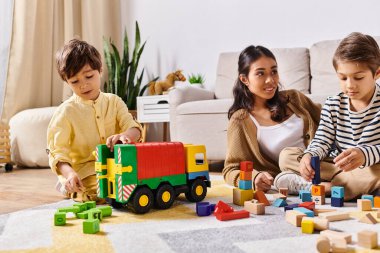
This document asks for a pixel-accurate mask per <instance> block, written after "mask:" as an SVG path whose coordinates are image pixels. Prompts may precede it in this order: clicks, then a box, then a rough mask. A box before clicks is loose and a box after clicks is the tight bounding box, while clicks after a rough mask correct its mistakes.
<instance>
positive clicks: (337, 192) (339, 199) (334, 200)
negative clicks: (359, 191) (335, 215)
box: [331, 186, 344, 207]
mask: <svg viewBox="0 0 380 253" xmlns="http://www.w3.org/2000/svg"><path fill="white" fill-rule="evenodd" d="M343 205H344V188H343V187H341V186H333V187H331V206H335V207H342V206H343Z"/></svg>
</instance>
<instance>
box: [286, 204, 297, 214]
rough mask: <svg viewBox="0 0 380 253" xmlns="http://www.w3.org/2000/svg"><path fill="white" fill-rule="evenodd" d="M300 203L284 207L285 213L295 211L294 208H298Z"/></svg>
mask: <svg viewBox="0 0 380 253" xmlns="http://www.w3.org/2000/svg"><path fill="white" fill-rule="evenodd" d="M298 205H299V204H298V203H295V204H291V205H287V206H284V211H285V212H286V211H290V210H293V209H294V208H296V207H298Z"/></svg>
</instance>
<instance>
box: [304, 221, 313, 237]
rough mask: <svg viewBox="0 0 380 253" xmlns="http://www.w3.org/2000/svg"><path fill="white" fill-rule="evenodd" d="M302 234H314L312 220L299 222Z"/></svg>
mask: <svg viewBox="0 0 380 253" xmlns="http://www.w3.org/2000/svg"><path fill="white" fill-rule="evenodd" d="M301 229H302V233H304V234H312V233H314V223H313V221H312V220H307V219H302V222H301Z"/></svg>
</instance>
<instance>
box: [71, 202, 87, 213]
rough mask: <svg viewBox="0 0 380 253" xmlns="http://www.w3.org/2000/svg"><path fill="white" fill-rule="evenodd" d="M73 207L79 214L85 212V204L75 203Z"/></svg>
mask: <svg viewBox="0 0 380 253" xmlns="http://www.w3.org/2000/svg"><path fill="white" fill-rule="evenodd" d="M73 206H77V207H79V212H83V211H86V210H87V204H86V203H75V204H74V205H73Z"/></svg>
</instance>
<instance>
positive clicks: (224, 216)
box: [215, 210, 249, 221]
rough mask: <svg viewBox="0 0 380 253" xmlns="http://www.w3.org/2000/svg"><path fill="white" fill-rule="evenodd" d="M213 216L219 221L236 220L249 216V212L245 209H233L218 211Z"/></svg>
mask: <svg viewBox="0 0 380 253" xmlns="http://www.w3.org/2000/svg"><path fill="white" fill-rule="evenodd" d="M215 216H216V218H217V219H218V220H220V221H226V220H236V219H243V218H249V212H248V211H246V210H239V211H234V212H230V213H218V214H216V215H215Z"/></svg>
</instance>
